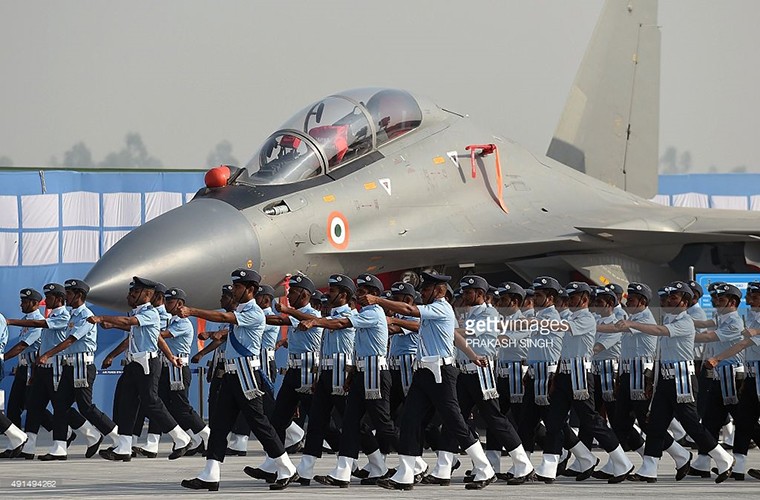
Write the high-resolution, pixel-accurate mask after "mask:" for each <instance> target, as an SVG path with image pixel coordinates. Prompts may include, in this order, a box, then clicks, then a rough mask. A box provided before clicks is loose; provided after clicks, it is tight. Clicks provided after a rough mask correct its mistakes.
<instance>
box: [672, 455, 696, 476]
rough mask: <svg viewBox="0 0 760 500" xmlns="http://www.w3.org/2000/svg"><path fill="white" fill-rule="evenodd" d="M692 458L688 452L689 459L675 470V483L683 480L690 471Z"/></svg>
mask: <svg viewBox="0 0 760 500" xmlns="http://www.w3.org/2000/svg"><path fill="white" fill-rule="evenodd" d="M692 458H694V455H693V454H692V453H691V452H689V459H688V460H687V461H686V463H685V464H683V465H682V466H680V467H677V468H676V481H680V480H681V479H683V478H685V477H686V475H687V474H688V473H689V470H690V469H691V459H692Z"/></svg>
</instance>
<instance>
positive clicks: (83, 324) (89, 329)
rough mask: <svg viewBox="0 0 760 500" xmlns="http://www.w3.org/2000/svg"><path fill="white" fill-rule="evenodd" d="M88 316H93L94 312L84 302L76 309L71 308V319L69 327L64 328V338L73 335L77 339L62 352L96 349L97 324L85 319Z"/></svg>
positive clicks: (74, 352) (91, 350) (69, 352)
mask: <svg viewBox="0 0 760 500" xmlns="http://www.w3.org/2000/svg"><path fill="white" fill-rule="evenodd" d="M90 316H94V314H92V311H90V309H89V308H88V307H87V306H86V305H84V304H82V305H81V306H79V307H77V308H76V309H71V319H70V320H69V328H68V329H67V330H66V338H69V337H74V338H75V339H77V341H76V342H74V343H73V344H71V345H70V346H69V347H68V349H66V350H65V351H63V354H76V353H79V352H95V351H97V350H98V325H94V324H92V323H90V322H88V321H87V318H89V317H90Z"/></svg>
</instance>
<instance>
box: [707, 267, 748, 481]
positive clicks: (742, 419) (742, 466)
mask: <svg viewBox="0 0 760 500" xmlns="http://www.w3.org/2000/svg"><path fill="white" fill-rule="evenodd" d="M745 300H746V302H747V305H748V306H750V310H749V311H747V328H746V329H745V330H744V331H743V332H742V334H743V335H745V338H744V339H743V340H742V341H741V342H738V343H736V344H734V345H732V346H731V347H729V348H728V349H726V350H724V351H722V352H719V353H717V354H715V355H714V356H713V357H712V358H710V359H708V360H706V361H705V366H706V367H707V368H713V369H714V368H716V367H718V366H720V363H721V362H723V361H724V360H726V359H730V358H732V357H733V356H735V355H736V354H737V353H739V352H741V351H743V352H744V364H745V368H746V371H747V378H746V379H745V380H744V383H743V384H741V387H740V389H739V390H740V393H739V407H738V411H737V412H736V416H735V419H734V420H735V423H736V435H735V436H734V448H733V452H734V459H735V460H736V463H735V465H734V468H733V473H732V477H733V478H734V479H737V480H742V479H744V474H745V473H747V474H749V475H750V476H752V477H754V478H755V479H760V470H758V469H749V470H747V452H748V451H749V445H750V441H751V440H754V441H755V443H760V428H758V423H757V419H758V417H760V403H759V402H760V390H759V389H758V387H760V384H759V383H758V377H760V336H759V335H760V282H758V281H752V282H750V283H747V291H746V296H745Z"/></svg>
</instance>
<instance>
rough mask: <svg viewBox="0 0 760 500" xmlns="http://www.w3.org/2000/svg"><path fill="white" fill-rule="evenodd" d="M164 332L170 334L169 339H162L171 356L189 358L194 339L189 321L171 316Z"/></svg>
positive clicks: (193, 330) (193, 332)
mask: <svg viewBox="0 0 760 500" xmlns="http://www.w3.org/2000/svg"><path fill="white" fill-rule="evenodd" d="M166 331H168V332H169V333H171V334H172V336H171V337H167V338H165V339H164V340H165V341H166V345H168V346H169V349H170V350H171V351H172V354H174V355H175V356H189V355H190V351H191V350H192V348H193V339H194V338H195V329H194V328H193V324H192V323H191V322H190V320H189V319H187V318H180V317H179V316H172V319H170V320H169V327H168V328H167V329H166Z"/></svg>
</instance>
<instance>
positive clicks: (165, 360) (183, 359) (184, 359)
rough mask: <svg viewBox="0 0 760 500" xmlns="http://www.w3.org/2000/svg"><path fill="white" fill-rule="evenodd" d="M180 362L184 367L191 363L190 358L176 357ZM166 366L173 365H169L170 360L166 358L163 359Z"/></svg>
mask: <svg viewBox="0 0 760 500" xmlns="http://www.w3.org/2000/svg"><path fill="white" fill-rule="evenodd" d="M175 357H176V358H177V359H178V360H180V361H181V362H182V366H187V365H188V364H189V361H190V356H175ZM163 362H164V365H166V366H169V365H170V364H171V363H169V360H168V359H166V358H165V357H164V358H163Z"/></svg>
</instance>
